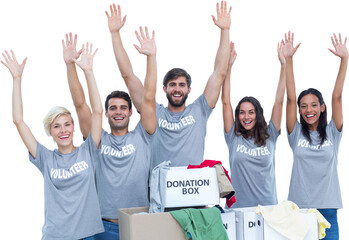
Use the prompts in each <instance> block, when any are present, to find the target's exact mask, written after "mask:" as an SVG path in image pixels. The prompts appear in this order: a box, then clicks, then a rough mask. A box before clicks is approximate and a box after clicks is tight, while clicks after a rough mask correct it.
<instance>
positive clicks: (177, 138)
mask: <svg viewBox="0 0 349 240" xmlns="http://www.w3.org/2000/svg"><path fill="white" fill-rule="evenodd" d="M211 112H212V109H211V108H210V107H209V106H208V104H207V101H206V98H205V96H204V95H201V96H200V97H199V98H198V99H197V100H196V101H195V102H194V103H192V104H190V105H188V106H187V107H186V108H185V110H184V111H183V112H171V111H169V110H168V108H165V107H164V106H163V105H159V104H156V117H157V129H156V133H155V137H154V141H153V143H152V156H151V169H153V168H154V167H155V166H157V165H158V164H159V163H161V162H163V161H167V160H170V161H171V166H173V167H176V166H187V165H189V164H193V165H197V164H200V163H201V162H202V161H203V155H204V147H205V136H206V125H207V120H208V118H209V116H210V114H211Z"/></svg>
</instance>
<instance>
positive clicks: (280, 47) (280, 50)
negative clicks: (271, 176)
mask: <svg viewBox="0 0 349 240" xmlns="http://www.w3.org/2000/svg"><path fill="white" fill-rule="evenodd" d="M284 45H285V42H284V40H281V42H279V43H278V48H277V51H278V58H279V61H280V63H281V65H283V64H286V59H285V56H284V54H283V48H284Z"/></svg>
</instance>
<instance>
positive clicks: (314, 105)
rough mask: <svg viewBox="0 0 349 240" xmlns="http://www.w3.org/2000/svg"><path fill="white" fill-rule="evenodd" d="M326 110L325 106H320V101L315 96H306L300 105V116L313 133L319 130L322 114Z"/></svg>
mask: <svg viewBox="0 0 349 240" xmlns="http://www.w3.org/2000/svg"><path fill="white" fill-rule="evenodd" d="M324 110H325V104H322V105H320V102H319V99H318V97H317V96H315V95H314V94H307V95H304V96H303V97H302V98H301V100H300V104H299V114H300V115H301V117H302V118H303V119H304V121H305V122H306V123H307V124H308V127H309V129H310V130H312V131H316V130H317V126H318V124H319V118H320V114H321V112H323V111H324Z"/></svg>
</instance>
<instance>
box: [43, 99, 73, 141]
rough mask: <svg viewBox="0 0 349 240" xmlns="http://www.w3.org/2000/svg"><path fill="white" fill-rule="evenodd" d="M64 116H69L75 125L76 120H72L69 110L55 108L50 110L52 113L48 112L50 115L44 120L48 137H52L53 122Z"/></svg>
mask: <svg viewBox="0 0 349 240" xmlns="http://www.w3.org/2000/svg"><path fill="white" fill-rule="evenodd" d="M62 115H68V116H69V117H70V118H71V121H72V123H73V124H74V119H73V118H72V116H71V113H70V111H69V110H68V109H66V108H65V107H60V106H56V107H53V108H51V109H50V111H48V113H47V114H46V116H45V118H44V120H43V123H44V128H45V132H46V134H47V136H51V124H52V123H53V121H54V120H55V119H56V118H57V117H59V116H62Z"/></svg>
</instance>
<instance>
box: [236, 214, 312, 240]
mask: <svg viewBox="0 0 349 240" xmlns="http://www.w3.org/2000/svg"><path fill="white" fill-rule="evenodd" d="M255 210H256V207H250V208H236V209H234V211H235V216H236V239H237V240H287V239H288V238H286V237H285V236H283V235H282V234H280V233H279V232H278V231H276V230H275V229H274V228H272V227H271V226H269V224H268V223H267V222H266V221H264V219H263V216H262V215H260V214H256V213H255ZM302 214H303V216H304V218H305V220H306V222H307V223H308V224H309V230H308V232H307V234H306V236H305V237H304V240H315V239H318V222H317V218H316V215H315V213H306V210H302Z"/></svg>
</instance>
